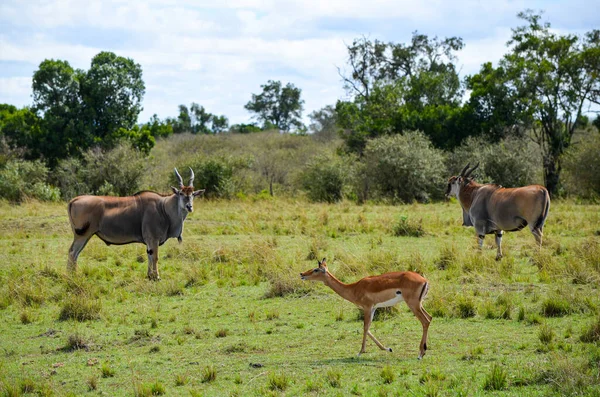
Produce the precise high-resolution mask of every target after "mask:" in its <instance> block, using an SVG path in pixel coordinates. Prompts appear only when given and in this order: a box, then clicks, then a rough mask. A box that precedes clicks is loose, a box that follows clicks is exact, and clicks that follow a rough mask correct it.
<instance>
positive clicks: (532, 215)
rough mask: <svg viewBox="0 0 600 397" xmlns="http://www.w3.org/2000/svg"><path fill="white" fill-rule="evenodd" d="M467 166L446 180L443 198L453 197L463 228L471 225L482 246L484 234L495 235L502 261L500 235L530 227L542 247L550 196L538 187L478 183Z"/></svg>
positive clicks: (546, 191)
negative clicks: (459, 208) (459, 211)
mask: <svg viewBox="0 0 600 397" xmlns="http://www.w3.org/2000/svg"><path fill="white" fill-rule="evenodd" d="M469 165H470V163H469V164H467V166H466V167H465V168H463V170H462V172H461V173H460V175H458V176H453V177H451V178H450V179H448V188H447V190H446V197H450V196H454V197H456V198H457V199H458V201H459V202H460V206H461V207H462V210H463V226H474V227H475V232H476V233H477V237H478V238H479V248H481V247H482V246H483V239H484V238H485V235H486V234H492V233H494V234H496V246H497V247H498V250H497V253H496V260H499V259H501V258H502V234H503V233H504V232H505V231H506V232H513V231H517V230H521V229H523V228H524V227H525V226H527V225H529V229H530V230H531V233H532V234H533V236H534V237H535V240H536V241H537V243H538V244H539V245H540V247H541V246H542V237H543V229H544V222H546V218H547V217H548V211H549V210H550V195H549V194H548V190H546V188H545V187H543V186H541V185H529V186H524V187H517V188H504V187H502V186H500V185H496V184H485V185H482V184H479V183H477V182H475V181H474V180H473V177H471V176H470V175H471V173H472V172H473V171H474V170H475V169H476V168H477V167H478V166H479V163H477V165H476V166H475V167H473V168H471V169H470V170H469Z"/></svg>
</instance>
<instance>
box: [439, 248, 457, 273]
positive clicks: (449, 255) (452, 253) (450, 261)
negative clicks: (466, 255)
mask: <svg viewBox="0 0 600 397" xmlns="http://www.w3.org/2000/svg"><path fill="white" fill-rule="evenodd" d="M457 258H458V250H457V249H456V247H455V246H454V245H445V246H443V247H442V249H441V250H440V256H439V257H438V258H437V259H436V260H435V266H436V267H437V268H438V269H439V270H447V269H449V268H451V267H452V266H453V265H454V264H455V263H456V259H457Z"/></svg>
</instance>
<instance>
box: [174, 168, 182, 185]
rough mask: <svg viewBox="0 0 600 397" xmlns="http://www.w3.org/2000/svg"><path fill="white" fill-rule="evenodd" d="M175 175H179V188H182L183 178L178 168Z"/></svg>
mask: <svg viewBox="0 0 600 397" xmlns="http://www.w3.org/2000/svg"><path fill="white" fill-rule="evenodd" d="M175 176H176V177H177V180H178V181H179V188H180V189H181V188H182V187H183V179H182V178H181V175H179V172H178V171H177V168H175Z"/></svg>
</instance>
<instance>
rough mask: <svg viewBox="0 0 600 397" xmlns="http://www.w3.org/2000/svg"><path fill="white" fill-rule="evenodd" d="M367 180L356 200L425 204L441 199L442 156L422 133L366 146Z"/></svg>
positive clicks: (370, 142)
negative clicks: (417, 202) (367, 198)
mask: <svg viewBox="0 0 600 397" xmlns="http://www.w3.org/2000/svg"><path fill="white" fill-rule="evenodd" d="M362 161H363V162H364V164H365V165H366V174H365V176H366V180H364V183H363V184H361V185H362V186H360V187H359V188H360V189H361V190H363V189H364V190H366V191H358V192H357V196H358V197H367V196H371V198H376V199H390V200H393V201H401V202H405V203H408V202H412V201H415V200H416V201H420V202H427V201H429V200H432V199H439V198H442V195H443V193H444V192H443V175H444V174H445V167H444V155H443V152H442V151H440V150H438V149H435V148H434V147H433V146H432V145H431V142H430V141H429V139H428V138H427V137H426V136H425V135H424V134H423V133H421V132H407V133H405V134H403V135H393V136H386V137H381V138H377V139H373V140H371V141H369V142H368V143H367V147H366V148H365V151H364V156H363V160H362Z"/></svg>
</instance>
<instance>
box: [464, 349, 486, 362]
mask: <svg viewBox="0 0 600 397" xmlns="http://www.w3.org/2000/svg"><path fill="white" fill-rule="evenodd" d="M482 354H483V347H482V346H477V347H476V348H474V349H471V350H469V351H468V352H467V353H466V354H465V355H463V356H462V357H461V360H464V361H471V360H479V359H481V355H482Z"/></svg>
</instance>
